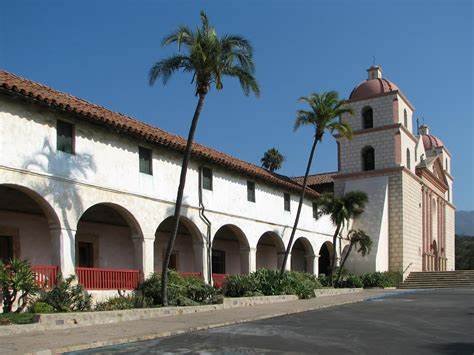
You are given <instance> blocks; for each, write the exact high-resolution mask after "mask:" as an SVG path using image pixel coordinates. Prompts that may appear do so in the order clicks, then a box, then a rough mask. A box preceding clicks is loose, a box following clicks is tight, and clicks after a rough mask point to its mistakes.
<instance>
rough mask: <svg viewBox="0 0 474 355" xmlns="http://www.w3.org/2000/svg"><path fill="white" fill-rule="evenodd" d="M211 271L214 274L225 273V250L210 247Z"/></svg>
mask: <svg viewBox="0 0 474 355" xmlns="http://www.w3.org/2000/svg"><path fill="white" fill-rule="evenodd" d="M212 272H213V273H214V274H225V252H224V251H222V250H215V249H212Z"/></svg>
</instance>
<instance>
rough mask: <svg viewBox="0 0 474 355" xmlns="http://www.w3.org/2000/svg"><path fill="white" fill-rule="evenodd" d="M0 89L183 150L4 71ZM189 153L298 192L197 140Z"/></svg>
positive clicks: (140, 126)
mask: <svg viewBox="0 0 474 355" xmlns="http://www.w3.org/2000/svg"><path fill="white" fill-rule="evenodd" d="M0 92H6V93H9V94H14V95H17V96H20V97H23V98H25V99H28V100H32V101H34V102H37V103H39V104H42V105H47V106H49V107H51V108H53V109H55V110H60V111H63V112H69V113H72V114H75V115H77V116H78V117H80V118H82V119H85V120H87V121H89V122H92V123H95V124H100V125H103V126H106V127H109V128H112V129H113V130H114V131H115V132H120V133H122V134H123V133H125V134H128V135H130V136H133V137H135V138H138V139H141V140H144V141H147V142H149V143H152V144H156V145H158V146H161V147H166V148H169V149H172V150H175V151H178V152H183V151H184V148H185V146H186V140H185V139H184V138H182V137H180V136H177V135H174V134H171V133H168V132H166V131H163V130H162V129H160V128H157V127H154V126H151V125H149V124H146V123H143V122H141V121H138V120H136V119H134V118H131V117H128V116H125V115H123V114H121V113H117V112H113V111H110V110H107V109H106V108H104V107H102V106H98V105H95V104H92V103H90V102H87V101H85V100H82V99H79V98H77V97H75V96H72V95H69V94H66V93H62V92H59V91H56V90H53V89H51V88H50V87H47V86H45V85H41V84H38V83H36V82H33V81H31V80H28V79H24V78H21V77H19V76H17V75H14V74H12V73H9V72H7V71H3V70H0ZM192 156H193V158H195V159H200V160H203V161H206V162H209V163H213V164H216V165H220V166H222V167H224V168H226V169H229V170H233V171H236V172H238V173H241V174H243V175H246V176H249V177H252V178H255V179H260V180H263V181H265V182H267V183H270V184H273V185H276V186H279V187H281V188H285V189H288V190H291V191H301V185H299V184H298V183H297V182H295V181H293V180H292V179H290V178H288V177H285V176H282V175H278V174H274V173H271V172H269V171H268V170H265V169H263V168H261V167H259V166H257V165H254V164H251V163H248V162H245V161H243V160H240V159H237V158H234V157H232V156H230V155H228V154H225V153H222V152H219V151H217V150H215V149H212V148H209V147H206V146H204V145H201V144H198V143H194V144H193V150H192ZM307 195H308V196H310V197H317V196H318V193H317V192H315V191H313V190H311V189H308V191H307Z"/></svg>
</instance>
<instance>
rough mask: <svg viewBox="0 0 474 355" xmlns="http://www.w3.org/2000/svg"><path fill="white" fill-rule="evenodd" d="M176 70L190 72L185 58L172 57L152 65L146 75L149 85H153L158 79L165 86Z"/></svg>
mask: <svg viewBox="0 0 474 355" xmlns="http://www.w3.org/2000/svg"><path fill="white" fill-rule="evenodd" d="M178 70H184V71H191V70H192V65H191V63H190V60H189V58H188V57H187V56H183V55H174V56H172V57H169V58H166V59H163V60H160V61H159V62H156V63H155V64H153V66H152V67H151V69H150V72H149V74H148V78H149V84H150V85H153V84H154V83H155V81H156V80H157V79H158V78H161V80H162V81H163V84H166V83H167V82H168V80H169V78H170V77H171V75H172V74H173V73H174V72H175V71H178Z"/></svg>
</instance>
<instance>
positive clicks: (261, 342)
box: [74, 289, 474, 355]
mask: <svg viewBox="0 0 474 355" xmlns="http://www.w3.org/2000/svg"><path fill="white" fill-rule="evenodd" d="M120 353H136V354H149V353H156V354H160V353H168V354H170V353H176V354H188V353H199V354H270V353H272V354H273V353H310V354H403V355H407V354H469V355H472V354H474V289H444V290H443V289H439V290H420V291H413V292H408V293H404V294H400V295H392V296H383V297H374V298H372V299H370V300H367V301H364V302H360V303H354V304H348V305H342V306H337V307H332V308H327V309H322V310H317V311H310V312H305V313H299V314H294V315H289V316H284V317H276V318H271V319H266V320H261V321H255V322H249V323H244V324H238V325H233V326H227V327H221V328H215V329H211V330H207V331H200V332H195V333H188V334H183V335H179V336H174V337H170V338H163V339H157V340H151V341H145V342H137V343H128V344H122V345H118V346H111V347H104V348H97V349H92V350H88V351H83V352H75V353H74V354H120Z"/></svg>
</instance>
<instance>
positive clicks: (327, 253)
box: [318, 241, 334, 275]
mask: <svg viewBox="0 0 474 355" xmlns="http://www.w3.org/2000/svg"><path fill="white" fill-rule="evenodd" d="M333 253H334V246H333V245H332V243H331V242H330V241H327V242H325V243H323V245H321V248H320V249H319V260H318V263H319V265H318V266H319V273H320V274H324V275H329V273H330V269H331V257H332V255H333Z"/></svg>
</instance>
